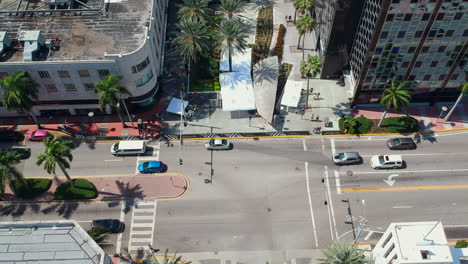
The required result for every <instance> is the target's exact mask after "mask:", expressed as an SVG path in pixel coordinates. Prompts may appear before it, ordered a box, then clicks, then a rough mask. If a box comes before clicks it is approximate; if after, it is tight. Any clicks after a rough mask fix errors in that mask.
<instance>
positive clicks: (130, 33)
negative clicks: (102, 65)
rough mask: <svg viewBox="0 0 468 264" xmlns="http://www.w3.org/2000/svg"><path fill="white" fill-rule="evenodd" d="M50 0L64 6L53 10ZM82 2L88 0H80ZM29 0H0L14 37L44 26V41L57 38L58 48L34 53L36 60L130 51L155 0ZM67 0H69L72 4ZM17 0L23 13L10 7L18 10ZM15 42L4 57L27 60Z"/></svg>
mask: <svg viewBox="0 0 468 264" xmlns="http://www.w3.org/2000/svg"><path fill="white" fill-rule="evenodd" d="M51 2H54V3H55V2H56V3H55V4H56V5H59V4H60V5H61V6H60V8H59V9H58V10H63V12H57V11H56V10H55V11H54V8H51ZM83 2H84V3H85V4H84V5H83V4H80V3H83ZM27 3H28V1H23V2H18V1H17V0H0V29H1V30H0V31H6V32H7V35H9V37H10V39H12V40H13V42H15V39H17V38H19V37H20V32H23V31H36V32H37V31H40V32H41V34H42V36H43V37H44V38H45V43H47V40H48V39H53V40H55V42H54V45H55V46H56V48H54V49H49V48H45V47H42V48H41V49H40V50H39V51H38V52H37V53H36V56H35V58H34V60H36V61H60V60H102V59H104V53H106V52H107V53H108V54H125V53H129V52H132V51H134V50H136V49H137V48H138V47H139V46H141V45H142V44H143V43H144V40H145V30H146V29H145V27H147V26H149V21H150V15H151V11H150V10H151V6H152V0H111V1H107V0H105V1H104V0H87V1H76V2H74V0H60V1H58V0H37V1H31V3H29V5H27ZM67 3H71V4H69V5H70V7H69V8H70V9H67V7H68V6H67ZM18 4H20V6H19V8H18V10H19V12H23V13H8V12H16V10H17V7H18ZM41 10H43V11H41ZM70 10H75V11H70ZM33 11H34V12H33ZM45 11H47V12H45ZM24 12H29V13H24ZM32 36H34V33H32ZM13 46H16V47H17V48H10V49H8V50H7V51H6V52H4V54H2V56H0V62H22V61H23V49H21V48H18V47H19V45H18V42H16V43H14V44H13Z"/></svg>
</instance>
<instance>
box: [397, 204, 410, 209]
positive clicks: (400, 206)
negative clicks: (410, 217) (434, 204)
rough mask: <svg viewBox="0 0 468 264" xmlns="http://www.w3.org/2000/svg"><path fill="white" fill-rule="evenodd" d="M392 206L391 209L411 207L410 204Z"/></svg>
mask: <svg viewBox="0 0 468 264" xmlns="http://www.w3.org/2000/svg"><path fill="white" fill-rule="evenodd" d="M392 208H393V209H409V208H413V206H411V205H397V206H393V207H392Z"/></svg>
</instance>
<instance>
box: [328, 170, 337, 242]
mask: <svg viewBox="0 0 468 264" xmlns="http://www.w3.org/2000/svg"><path fill="white" fill-rule="evenodd" d="M325 179H326V181H327V192H328V204H329V207H330V209H331V215H332V219H333V227H334V228H335V237H338V231H337V228H336V219H335V210H334V209H333V200H332V197H331V192H330V182H329V180H328V166H325Z"/></svg>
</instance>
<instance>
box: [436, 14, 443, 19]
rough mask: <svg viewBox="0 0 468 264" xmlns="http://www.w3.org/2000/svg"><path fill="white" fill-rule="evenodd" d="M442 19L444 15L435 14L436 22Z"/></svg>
mask: <svg viewBox="0 0 468 264" xmlns="http://www.w3.org/2000/svg"><path fill="white" fill-rule="evenodd" d="M444 17H445V13H439V14H437V18H436V20H443V19H444Z"/></svg>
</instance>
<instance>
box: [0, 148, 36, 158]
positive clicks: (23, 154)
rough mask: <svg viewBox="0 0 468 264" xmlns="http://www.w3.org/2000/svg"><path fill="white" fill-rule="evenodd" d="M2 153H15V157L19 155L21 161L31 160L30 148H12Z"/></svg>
mask: <svg viewBox="0 0 468 264" xmlns="http://www.w3.org/2000/svg"><path fill="white" fill-rule="evenodd" d="M0 151H6V152H11V153H14V154H15V155H19V157H20V159H29V157H31V149H30V148H10V149H2V150H0Z"/></svg>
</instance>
